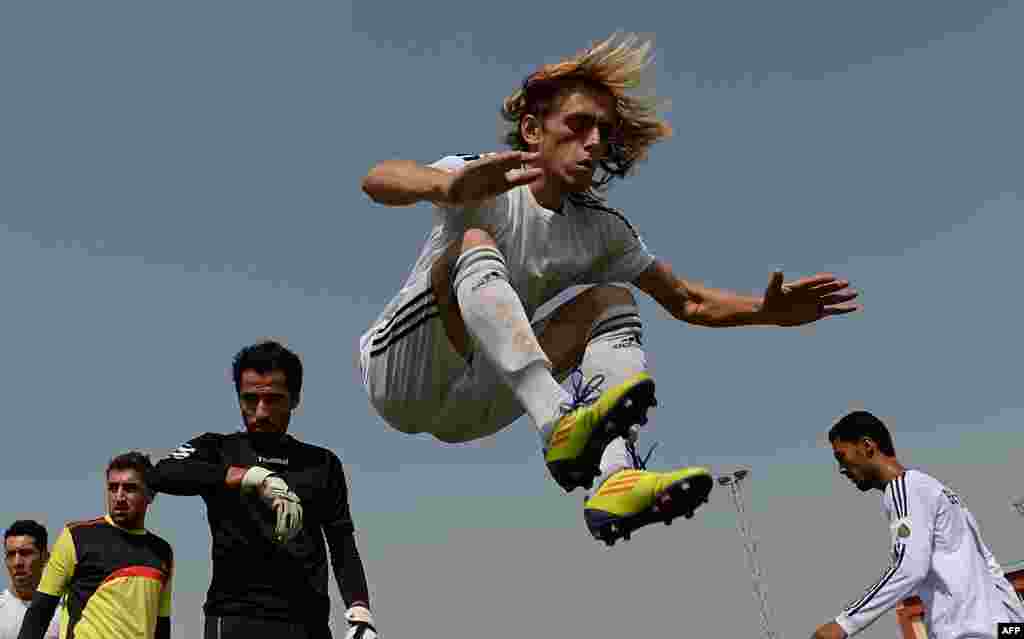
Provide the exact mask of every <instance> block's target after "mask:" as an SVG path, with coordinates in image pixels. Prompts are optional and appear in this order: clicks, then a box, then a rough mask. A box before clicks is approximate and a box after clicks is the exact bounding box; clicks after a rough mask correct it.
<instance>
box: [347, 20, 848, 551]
mask: <svg viewBox="0 0 1024 639" xmlns="http://www.w3.org/2000/svg"><path fill="white" fill-rule="evenodd" d="M649 50H650V46H649V44H641V43H639V42H638V41H637V39H636V38H635V37H632V36H630V37H627V38H626V39H625V40H623V41H622V42H619V43H616V42H615V41H614V37H613V38H609V39H608V40H605V41H604V42H601V43H598V44H595V45H593V46H592V47H590V48H589V49H587V50H585V51H583V52H581V53H579V54H578V55H576V56H574V57H571V58H569V59H566V60H563V61H561V62H559V63H555V64H549V65H546V66H544V67H541V68H540V69H539V70H538V71H536V72H535V73H532V74H531V75H530V76H528V77H527V79H526V82H525V83H524V85H523V86H522V87H521V88H520V89H519V90H517V91H516V92H515V93H514V94H513V95H511V96H509V97H508V98H506V99H505V101H504V104H503V115H504V117H505V119H506V120H507V121H508V123H509V124H510V131H509V134H508V136H507V138H506V142H507V143H508V144H509V145H510V146H511V147H512V148H513V149H514V150H512V151H507V152H503V153H495V154H488V155H483V156H475V155H474V156H449V157H446V158H444V159H442V160H441V161H439V162H437V163H435V164H433V165H430V166H423V165H419V164H417V163H415V162H411V161H404V160H390V161H385V162H381V163H379V164H377V165H376V166H374V167H373V168H372V169H371V170H370V172H369V173H368V175H367V176H366V177H365V178H364V180H363V190H364V191H365V192H366V193H367V194H368V195H369V196H370V197H371V198H372V199H373V200H374V201H375V202H378V203H381V204H385V205H389V206H406V205H412V204H416V203H418V202H430V203H432V204H434V205H435V208H434V213H435V215H434V226H433V229H432V230H431V232H430V234H429V236H428V238H427V241H426V244H425V246H424V248H423V250H422V251H421V253H420V256H419V259H418V260H417V261H416V263H415V265H414V267H413V270H412V273H411V275H410V277H409V278H408V280H407V281H406V283H405V285H404V286H403V287H402V289H401V291H400V292H399V293H398V295H397V296H396V297H395V298H394V299H393V300H392V302H391V303H390V304H388V305H387V307H386V308H385V309H384V311H383V312H382V313H381V315H380V317H379V318H378V319H377V321H375V322H374V323H373V325H372V326H371V327H370V329H369V330H368V331H367V332H366V333H365V334H364V335H363V336H362V338H361V339H360V367H361V370H362V375H363V382H364V385H365V386H366V390H367V393H368V394H369V397H370V401H371V403H372V404H373V406H374V407H375V409H376V410H377V411H378V413H379V414H380V415H381V416H382V417H383V418H384V419H385V420H386V421H387V422H388V423H389V424H391V425H392V426H394V427H395V428H397V429H399V430H402V431H404V432H408V433H417V432H429V433H431V434H433V435H434V436H436V437H437V438H439V439H441V440H443V441H446V442H461V441H468V440H472V439H476V438H479V437H483V436H486V435H490V434H493V433H495V432H497V431H498V430H501V429H502V428H504V427H505V426H507V425H508V424H510V423H512V422H513V421H514V420H515V419H516V418H518V417H519V416H520V415H522V414H523V413H524V412H525V413H526V414H527V415H528V416H529V418H530V420H531V421H532V422H533V424H534V426H535V427H536V428H537V431H538V433H539V435H540V438H541V442H542V446H543V448H544V455H545V462H546V463H547V467H548V469H549V471H550V473H551V474H552V476H553V477H554V479H555V480H556V481H557V482H558V483H559V485H560V486H562V487H563V488H564V489H565V490H566V491H571V490H573V489H575V488H577V487H580V486H585V487H593V483H594V479H595V478H599V479H598V489H597V492H596V493H595V494H594V495H593V496H592V497H591V499H590V500H589V501H588V502H587V504H586V506H585V511H584V512H585V516H586V519H587V524H588V526H589V528H590V530H591V532H592V534H594V535H595V536H596V537H598V538H601V539H604V540H605V541H607V542H609V543H611V542H613V541H614V540H615V539H617V538H619V537H623V536H627V535H628V533H629V532H630V531H631V530H632V529H634V528H636V527H639V526H640V525H644V524H646V523H648V522H649V521H654V520H665V521H671V519H672V517H674V516H677V515H679V514H684V515H690V514H692V511H693V509H694V508H696V507H697V506H698V505H699V504H700V503H702V502H703V501H704V500H705V499H706V497H707V492H708V491H709V490H710V487H711V484H712V482H711V479H710V475H709V473H708V471H707V470H706V469H704V468H689V469H681V470H677V471H674V472H671V473H654V472H648V471H646V470H645V469H644V465H645V464H644V463H643V462H644V460H643V459H641V458H640V457H639V456H638V455H637V454H636V451H635V439H636V428H635V427H636V426H639V425H641V424H643V423H645V422H646V412H647V409H648V408H649V407H650V406H651V405H653V404H654V403H655V400H654V380H653V379H652V378H651V376H650V374H649V373H648V372H647V363H646V357H645V355H644V350H643V343H642V327H641V323H640V316H639V314H638V311H637V306H636V301H635V299H634V297H633V294H632V293H631V292H630V290H629V289H628V288H626V287H625V286H623V284H633V285H634V286H636V287H637V288H639V289H640V290H642V291H644V292H645V293H647V294H648V295H650V296H651V297H653V298H654V299H655V300H657V301H658V302H659V303H660V304H661V305H662V306H663V307H664V308H665V309H666V310H668V311H669V312H670V313H671V314H672V315H673V316H674V317H676V318H678V319H680V320H683V321H686V322H689V323H692V324H699V325H705V326H743V325H754V324H773V325H785V326H795V325H800V324H806V323H809V322H813V321H816V320H819V319H821V318H824V317H827V316H831V315H837V314H843V313H848V312H851V311H854V310H856V309H857V307H856V305H854V304H852V303H850V301H851V300H852V299H853V298H854V297H855V296H856V293H854V292H852V291H849V290H848V288H847V287H848V283H847V282H846V281H843V280H840V279H837V278H835V277H833V276H831V275H828V274H819V275H817V276H814V277H808V278H803V279H800V280H797V281H794V282H789V283H784V282H783V278H782V274H781V273H774V274H773V275H772V277H771V279H770V284H769V287H768V289H767V292H766V293H765V295H764V296H756V297H755V296H743V295H737V294H734V293H730V292H727V291H721V290H715V289H710V288H706V287H703V286H701V285H699V284H697V283H695V282H692V281H687V280H683V279H681V278H679V277H677V276H676V275H675V274H674V273H673V271H672V269H671V267H670V266H669V265H668V263H667V262H665V261H664V260H663V259H660V258H656V257H655V256H654V255H652V254H651V253H650V251H649V250H648V248H647V246H646V245H645V243H644V242H643V241H642V240H641V239H640V236H639V234H638V233H637V231H636V229H635V227H634V226H633V225H631V224H630V223H629V222H627V221H626V218H625V217H624V216H623V215H622V214H621V213H619V212H618V211H616V210H614V209H612V208H610V207H608V206H607V204H605V201H604V196H603V193H604V188H605V187H606V186H607V184H608V182H609V181H610V180H611V179H613V178H616V177H618V178H622V177H624V176H626V175H627V174H628V173H629V172H630V170H631V169H632V167H633V166H634V165H635V163H636V162H638V161H640V160H643V159H645V158H646V156H647V153H648V150H649V148H650V146H651V145H652V144H654V143H656V142H658V141H660V140H662V139H664V138H666V137H668V136H669V135H670V134H671V128H670V127H669V125H668V123H667V122H665V121H664V120H663V119H662V118H661V117H660V116H659V115H658V114H657V112H656V109H655V105H654V103H653V102H651V101H649V100H647V99H642V98H638V97H635V96H633V95H631V94H630V93H629V89H630V88H631V87H634V86H636V85H637V83H638V82H639V80H640V78H641V75H642V72H643V70H644V69H645V67H646V66H647V65H648V63H649V61H650V59H649V56H648V54H649ZM574 286H586V288H585V289H584V290H583V292H582V293H580V294H578V295H576V296H575V297H573V298H572V299H571V300H569V301H567V302H565V303H563V304H562V305H561V306H559V307H558V308H557V309H556V310H555V311H554V312H552V313H551V314H550V315H546V316H544V317H536V316H535V313H536V311H537V310H538V309H539V308H540V307H541V306H542V305H544V304H545V303H548V302H551V301H552V300H553V299H555V298H556V297H557V296H559V295H560V294H563V293H565V292H566V291H567V290H568V289H571V288H572V287H574ZM531 319H533V320H534V322H533V323H532V324H531ZM566 379H571V380H572V388H571V390H567V389H565V388H563V387H562V386H561V384H560V382H564V381H565V380H566Z"/></svg>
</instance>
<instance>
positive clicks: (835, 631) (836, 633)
mask: <svg viewBox="0 0 1024 639" xmlns="http://www.w3.org/2000/svg"><path fill="white" fill-rule="evenodd" d="M811 639H846V631H845V630H843V627H842V626H840V625H839V624H837V623H836V622H834V621H830V622H829V623H827V624H824V625H821V626H818V629H817V630H815V631H814V634H813V635H811Z"/></svg>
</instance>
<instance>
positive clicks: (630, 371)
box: [580, 304, 647, 488]
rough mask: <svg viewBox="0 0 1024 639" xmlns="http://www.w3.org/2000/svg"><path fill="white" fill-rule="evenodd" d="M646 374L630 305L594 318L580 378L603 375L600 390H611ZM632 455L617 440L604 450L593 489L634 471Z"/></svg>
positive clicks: (638, 325)
mask: <svg viewBox="0 0 1024 639" xmlns="http://www.w3.org/2000/svg"><path fill="white" fill-rule="evenodd" d="M646 370H647V355H646V353H645V352H644V348H643V326H642V324H641V323H640V314H639V312H638V310H637V307H636V306H635V305H633V304H623V305H617V306H610V307H608V308H606V309H605V310H604V311H603V312H602V313H601V315H599V316H598V317H597V319H596V320H595V322H594V326H593V328H591V331H590V335H589V338H588V341H587V348H586V350H585V351H584V353H583V361H582V363H581V364H580V371H581V372H582V373H583V378H584V379H586V380H589V379H591V378H592V377H593V376H595V375H604V383H603V384H602V385H601V390H605V389H608V388H612V387H614V386H617V385H618V384H621V383H622V382H624V381H626V380H627V379H629V378H630V377H632V376H634V375H636V374H637V373H642V372H644V371H646ZM631 432H632V437H631V439H632V440H633V442H634V445H635V443H636V439H637V436H638V434H639V427H637V426H634V427H633V428H632V430H631ZM635 467H636V463H635V462H634V459H633V455H632V454H631V453H630V452H629V448H628V447H627V446H626V440H625V439H624V438H622V437H616V438H615V439H613V440H612V441H611V442H610V443H609V444H608V446H607V447H606V448H605V449H604V454H602V456H601V465H600V468H601V475H600V476H599V478H598V480H597V482H595V484H594V486H595V488H596V487H597V486H600V485H601V483H603V482H604V480H605V479H607V478H608V477H610V476H612V475H614V474H615V473H616V472H618V471H620V470H623V469H626V468H635Z"/></svg>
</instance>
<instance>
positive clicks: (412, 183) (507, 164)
mask: <svg viewBox="0 0 1024 639" xmlns="http://www.w3.org/2000/svg"><path fill="white" fill-rule="evenodd" d="M536 157H537V154H535V153H526V152H523V151H506V152H504V153H493V154H490V155H484V156H482V157H481V158H480V159H478V160H473V161H472V162H469V163H467V164H465V165H464V166H462V167H461V168H459V169H457V170H454V171H445V170H443V169H439V168H435V167H432V166H424V165H422V164H417V163H416V162H413V161H410V160H385V161H384V162H381V163H379V164H377V165H376V166H374V167H373V168H372V169H370V172H369V173H367V174H366V177H364V178H363V185H362V186H363V192H364V193H366V194H367V195H368V196H370V199H372V200H373V201H374V202H377V203H378V204H384V205H387V206H409V205H412V204H417V203H419V202H430V203H433V204H436V205H438V206H465V205H467V204H472V203H474V202H479V201H482V200H486V199H488V198H493V197H496V196H497V195H500V194H501V193H504V192H505V191H508V190H510V189H512V188H515V187H517V186H520V185H523V184H529V183H530V182H533V181H534V180H536V179H537V178H539V177H540V176H541V174H542V172H541V170H540V169H537V168H526V167H525V166H524V165H525V164H526V163H528V162H530V161H532V160H534V159H536Z"/></svg>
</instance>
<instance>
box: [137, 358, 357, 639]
mask: <svg viewBox="0 0 1024 639" xmlns="http://www.w3.org/2000/svg"><path fill="white" fill-rule="evenodd" d="M232 368H233V375H234V382H235V390H236V392H237V393H238V403H239V407H240V408H241V413H242V422H243V425H244V427H245V430H244V432H238V433H233V434H230V435H222V434H215V433H206V434H204V435H201V436H199V437H196V438H195V439H192V440H190V441H189V442H187V443H185V444H182V445H181V446H179V447H178V448H177V449H176V450H174V451H173V452H172V453H170V455H168V456H167V457H166V458H165V459H163V460H161V461H160V462H159V463H158V464H157V466H156V469H155V472H154V473H153V475H154V479H153V483H152V485H153V488H154V489H155V490H156V491H158V492H163V493H168V494H171V495H200V496H202V498H203V501H205V502H206V512H207V520H208V521H209V524H210V533H211V535H212V537H213V544H212V546H213V578H212V580H211V583H210V589H209V591H208V592H207V597H206V603H205V605H204V606H203V612H204V613H205V616H206V620H205V639H236V638H237V639H250V638H252V639H257V638H260V637H275V638H277V639H329V638H330V637H331V631H330V627H329V623H328V622H329V618H330V599H329V596H328V583H327V582H328V577H327V551H326V548H325V544H324V540H325V539H326V546H327V547H329V548H330V556H331V564H332V567H333V569H334V576H335V578H336V579H337V582H338V589H339V590H340V591H341V595H342V599H344V602H345V605H346V607H347V610H346V613H345V618H346V620H347V621H348V623H349V632H348V637H349V639H375V637H376V636H377V633H376V630H375V628H374V624H373V619H372V617H371V615H370V604H369V594H368V589H367V586H366V576H365V572H364V571H363V564H362V560H361V559H360V557H359V551H358V549H357V547H356V542H355V537H354V534H353V533H354V526H353V524H352V517H351V515H350V513H349V505H348V494H347V488H346V484H345V475H344V470H343V469H342V465H341V461H340V460H339V459H338V457H337V456H336V455H335V454H334V453H333V452H331V451H330V450H327V449H326V448H321V447H319V446H312V445H310V444H306V443H303V442H300V441H298V440H296V439H295V438H293V437H292V436H291V435H288V434H287V431H288V424H289V421H290V419H291V413H292V411H293V410H294V409H295V408H296V407H297V406H298V404H299V394H300V391H301V389H302V362H301V361H300V359H299V358H298V356H297V355H295V354H294V353H292V352H291V351H289V350H288V349H287V348H285V347H283V346H281V345H280V344H278V343H276V342H263V343H259V344H254V345H252V346H248V347H246V348H243V349H242V350H241V351H240V352H239V353H238V354H237V355H236V356H235V358H234V361H233V367H232Z"/></svg>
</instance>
